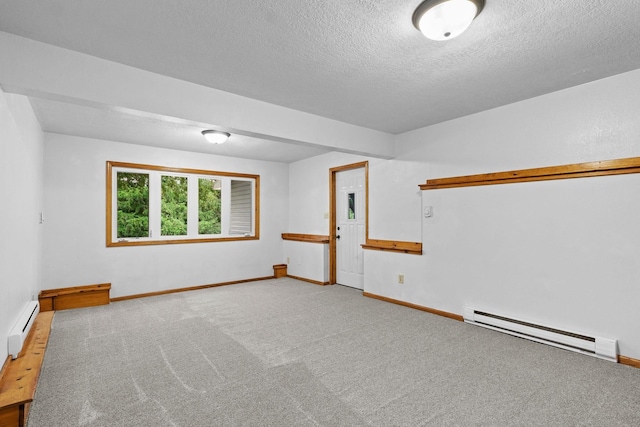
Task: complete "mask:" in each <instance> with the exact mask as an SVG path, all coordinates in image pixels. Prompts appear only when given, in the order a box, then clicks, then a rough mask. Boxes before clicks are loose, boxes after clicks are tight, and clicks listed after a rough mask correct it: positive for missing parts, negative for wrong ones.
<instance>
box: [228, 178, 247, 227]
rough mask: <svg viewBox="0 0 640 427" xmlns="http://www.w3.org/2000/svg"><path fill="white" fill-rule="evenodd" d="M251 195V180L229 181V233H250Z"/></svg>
mask: <svg viewBox="0 0 640 427" xmlns="http://www.w3.org/2000/svg"><path fill="white" fill-rule="evenodd" d="M252 201H253V197H252V195H251V182H249V181H238V180H232V181H231V228H230V230H229V234H241V235H250V234H251V223H252V217H253V215H252V211H253V203H252Z"/></svg>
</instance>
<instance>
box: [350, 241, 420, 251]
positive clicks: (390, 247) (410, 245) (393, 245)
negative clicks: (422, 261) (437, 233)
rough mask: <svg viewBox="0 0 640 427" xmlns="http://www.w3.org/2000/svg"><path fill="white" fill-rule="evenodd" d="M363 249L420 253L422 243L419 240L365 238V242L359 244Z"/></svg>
mask: <svg viewBox="0 0 640 427" xmlns="http://www.w3.org/2000/svg"><path fill="white" fill-rule="evenodd" d="M361 246H362V248H363V249H370V250H374V251H389V252H401V253H405V254H413V255H422V243H419V242H401V241H398V240H380V239H367V242H366V243H365V244H363V245H361Z"/></svg>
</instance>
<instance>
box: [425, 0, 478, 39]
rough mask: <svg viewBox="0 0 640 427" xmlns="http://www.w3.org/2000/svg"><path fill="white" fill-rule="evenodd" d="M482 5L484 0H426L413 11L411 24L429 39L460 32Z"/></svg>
mask: <svg viewBox="0 0 640 427" xmlns="http://www.w3.org/2000/svg"><path fill="white" fill-rule="evenodd" d="M483 7H484V0H426V1H424V2H422V3H421V4H420V6H418V8H417V9H416V11H415V12H414V13H413V25H414V26H415V27H416V28H417V29H418V30H420V31H421V32H422V34H424V35H425V37H427V38H430V39H431V40H438V41H440V40H450V39H452V38H454V37H457V36H459V35H460V34H462V33H463V32H464V31H465V30H466V29H467V28H468V27H469V25H471V22H472V21H473V20H474V19H475V17H476V16H478V14H479V13H480V11H481V10H482V8H483Z"/></svg>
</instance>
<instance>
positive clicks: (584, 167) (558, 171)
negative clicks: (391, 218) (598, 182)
mask: <svg viewBox="0 0 640 427" xmlns="http://www.w3.org/2000/svg"><path fill="white" fill-rule="evenodd" d="M631 173H640V157H630V158H626V159H615V160H603V161H599V162H588V163H575V164H570V165H561V166H549V167H543V168H533V169H520V170H513V171H507V172H492V173H485V174H479V175H465V176H454V177H449V178H437V179H428V180H427V182H426V183H425V184H421V185H420V189H421V190H436V189H439V188H455V187H473V186H479V185H496V184H509V183H515V182H531V181H549V180H555V179H569V178H586V177H594V176H607V175H622V174H631Z"/></svg>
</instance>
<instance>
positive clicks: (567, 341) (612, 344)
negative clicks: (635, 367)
mask: <svg viewBox="0 0 640 427" xmlns="http://www.w3.org/2000/svg"><path fill="white" fill-rule="evenodd" d="M464 321H465V322H466V323H471V324H474V325H477V326H482V327H484V328H488V329H492V330H494V331H499V332H504V333H507V334H509V335H514V336H516V337H520V338H525V339H528V340H531V341H535V342H539V343H543V344H548V345H552V346H554V347H559V348H563V349H565V350H571V351H575V352H578V353H583V354H587V355H589V356H594V357H598V358H600V359H605V360H609V361H611V362H617V361H618V349H617V344H618V342H617V340H614V339H609V338H600V337H590V336H586V335H581V334H576V333H573V332H569V331H563V330H560V329H556V328H550V327H548V326H542V325H537V324H535V323H530V322H525V321H522V320H518V319H512V318H508V317H505V316H501V315H498V314H493V313H489V312H486V311H481V310H477V309H474V308H472V307H465V308H464Z"/></svg>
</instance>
